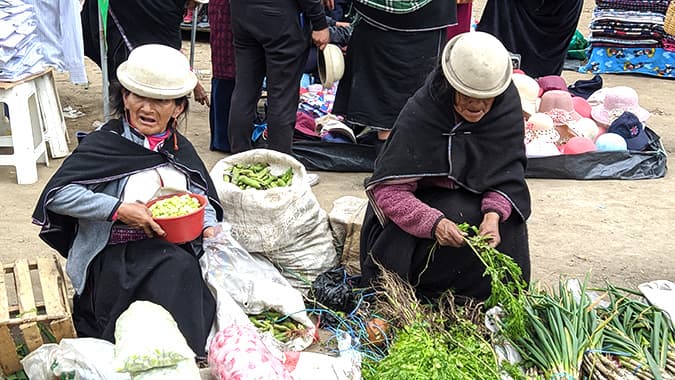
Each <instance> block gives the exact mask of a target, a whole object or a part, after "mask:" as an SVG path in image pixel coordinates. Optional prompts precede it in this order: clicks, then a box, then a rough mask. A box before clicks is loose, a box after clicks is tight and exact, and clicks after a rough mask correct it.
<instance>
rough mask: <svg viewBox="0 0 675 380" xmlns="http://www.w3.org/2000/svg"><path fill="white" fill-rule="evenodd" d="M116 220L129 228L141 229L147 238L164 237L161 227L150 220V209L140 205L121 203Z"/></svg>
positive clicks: (164, 233)
mask: <svg viewBox="0 0 675 380" xmlns="http://www.w3.org/2000/svg"><path fill="white" fill-rule="evenodd" d="M117 219H118V220H119V221H121V222H122V223H124V224H126V225H127V226H129V227H133V228H140V229H143V231H145V234H146V235H148V237H153V236H164V235H166V232H164V230H163V229H162V227H160V226H159V224H157V222H155V221H154V220H152V212H150V209H148V208H147V207H145V205H144V204H142V203H136V202H135V203H130V202H125V203H122V204H121V205H120V207H118V208H117Z"/></svg>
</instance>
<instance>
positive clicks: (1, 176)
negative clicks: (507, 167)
mask: <svg viewBox="0 0 675 380" xmlns="http://www.w3.org/2000/svg"><path fill="white" fill-rule="evenodd" d="M483 4H484V0H481V1H477V2H476V3H475V9H474V13H475V15H479V14H480V11H481V9H482V5H483ZM592 8H593V2H592V1H589V0H586V1H585V6H584V12H583V15H582V18H581V20H580V22H579V29H580V30H581V31H582V32H583V33H584V34H585V35H588V24H589V22H590V17H591V12H592ZM186 38H189V36H187V35H186ZM199 40H200V41H199V42H198V43H197V47H196V57H195V67H196V68H197V69H198V70H199V71H200V72H201V74H202V83H203V84H204V85H205V86H206V88H207V90H208V89H209V88H210V79H211V78H210V72H211V66H210V49H209V45H208V36H204V35H201V36H199ZM183 46H184V49H185V52H186V53H187V52H188V50H189V39H186V40H184V45H183ZM88 75H89V80H90V82H91V84H90V85H89V86H88V87H84V86H75V85H73V84H71V83H70V82H69V81H68V77H67V74H58V75H57V85H58V91H59V93H60V99H61V104H62V106H64V107H65V106H71V107H73V108H75V109H78V110H80V111H82V112H84V113H85V114H86V115H85V116H83V117H81V118H78V119H73V120H66V121H67V126H68V133H69V136H70V139H71V141H70V145H71V148H72V147H74V146H75V144H76V139H75V131H78V130H84V131H89V130H91V129H92V123H93V122H94V121H96V120H101V119H102V105H101V104H102V102H101V96H100V94H101V74H100V70H99V69H98V68H97V67H95V65H93V64H92V63H91V62H90V61H88ZM563 76H564V77H565V79H566V80H567V81H568V83H572V82H573V81H575V80H577V79H582V78H583V79H588V78H590V77H591V75H588V74H580V73H576V72H571V71H565V72H564V73H563ZM603 79H604V82H605V86H617V85H625V86H630V87H633V88H635V89H636V90H637V91H638V93H639V95H640V103H641V105H642V106H643V107H645V108H646V109H647V110H649V111H650V112H651V113H652V117H651V119H650V120H649V126H650V127H651V128H652V129H653V130H655V131H656V132H657V133H658V134H659V135H660V136H661V137H662V139H663V142H664V144H665V146H666V149H667V150H668V153H671V152H672V147H675V126H673V125H672V124H671V123H672V122H673V116H674V113H675V108H674V107H673V103H672V102H673V99H675V81H673V80H666V79H657V78H652V77H644V76H627V75H603ZM186 134H187V136H188V138H189V139H190V140H191V141H192V142H193V144H194V145H195V147H196V148H197V150H198V152H199V153H200V154H201V156H202V158H203V160H204V161H205V162H206V164H207V167H209V168H210V167H212V166H213V165H214V164H215V163H216V162H217V161H218V160H220V159H221V158H223V157H224V155H223V154H221V153H214V152H210V151H209V150H208V145H209V126H208V109H207V108H206V107H205V106H201V105H199V104H196V103H193V104H192V112H191V113H190V116H189V120H188V126H187V131H186ZM62 161H63V159H51V160H50V165H49V167H45V166H44V165H39V172H38V175H39V181H38V182H37V183H35V184H33V185H17V183H16V174H15V171H14V168H13V167H7V166H4V167H0V193H2V194H5V195H4V196H2V197H0V231H2V233H0V247H2V250H1V251H0V261H2V262H4V263H6V262H11V261H12V260H14V259H17V258H28V257H33V256H36V255H45V254H48V253H49V252H50V249H49V247H47V246H46V245H45V244H44V243H42V242H41V241H40V240H39V239H38V237H37V233H38V227H36V226H34V225H32V224H31V213H32V210H33V208H34V206H35V202H36V199H37V197H38V196H39V194H40V192H41V190H42V188H43V187H44V185H45V183H46V182H47V180H48V179H49V178H50V176H51V175H52V174H53V173H54V171H55V170H56V169H57V168H58V167H59V165H60V163H61V162H62ZM319 174H320V176H321V181H320V183H319V185H317V186H315V187H314V188H313V190H314V192H315V194H316V195H317V197H318V198H319V200H320V202H321V205H322V207H323V208H324V209H325V210H326V211H330V209H331V207H332V202H333V201H334V200H335V199H337V198H339V197H341V196H344V195H352V196H360V197H364V193H363V189H362V185H361V184H362V183H363V179H364V178H365V177H366V176H367V175H368V174H367V173H329V172H321V173H319ZM528 184H529V185H530V191H531V193H532V203H533V204H532V209H533V212H532V217H531V218H530V220H529V232H530V247H531V255H532V269H533V277H534V279H536V280H540V281H543V282H546V283H550V282H553V281H556V280H557V279H558V277H559V276H572V277H579V278H583V277H584V276H585V275H586V273H589V272H590V273H591V279H592V281H593V282H594V283H596V284H600V283H601V282H602V281H605V280H607V281H610V282H612V283H614V284H616V285H622V286H630V287H634V286H636V285H637V284H639V283H641V282H644V281H649V280H654V279H668V280H671V281H675V248H673V246H672V242H671V239H672V237H673V236H674V235H675V234H674V232H675V231H674V230H675V228H674V227H675V197H674V196H673V190H675V177H674V176H673V174H672V173H669V174H668V175H667V176H666V177H665V178H663V179H658V180H641V181H613V180H611V181H610V180H603V181H573V180H540V179H530V180H528Z"/></svg>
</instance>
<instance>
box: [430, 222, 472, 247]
mask: <svg viewBox="0 0 675 380" xmlns="http://www.w3.org/2000/svg"><path fill="white" fill-rule="evenodd" d="M434 235H435V236H436V240H437V241H438V244H440V245H443V246H450V247H454V248H458V247H461V246H462V245H464V243H465V242H464V237H465V236H466V233H464V232H462V231H461V230H460V229H459V228H458V227H457V225H456V224H455V223H453V222H452V221H451V220H450V219H448V218H443V219H441V221H440V222H438V224H437V225H436V232H435V234H434Z"/></svg>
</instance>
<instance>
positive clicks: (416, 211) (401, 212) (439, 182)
mask: <svg viewBox="0 0 675 380" xmlns="http://www.w3.org/2000/svg"><path fill="white" fill-rule="evenodd" d="M422 181H424V183H425V184H427V185H432V186H438V187H444V188H449V189H452V188H455V183H454V182H453V181H452V180H450V179H448V178H427V179H423V180H422ZM417 186H418V182H417V181H413V182H408V183H402V184H380V185H377V186H375V187H374V188H373V196H374V198H375V203H377V205H378V206H379V207H380V209H381V210H382V212H383V213H384V215H385V216H386V217H387V218H389V219H390V220H391V221H392V222H394V223H396V225H397V226H399V227H400V228H401V229H402V230H403V231H405V232H407V233H409V234H411V235H413V236H415V237H418V238H422V239H429V238H433V232H434V228H435V227H436V224H437V223H438V221H439V220H440V219H441V218H442V217H443V216H444V215H443V213H442V212H441V211H440V210H437V209H435V208H433V207H430V206H429V205H427V204H426V203H424V202H422V201H420V200H419V199H417V197H416V196H415V194H414V192H415V191H416V190H417ZM511 210H512V206H511V202H509V201H508V199H506V198H504V196H503V195H501V194H499V193H497V192H494V191H488V192H486V193H485V194H484V196H483V200H482V203H481V212H482V213H483V214H485V213H487V212H490V211H494V212H496V213H497V214H499V216H500V221H501V222H504V221H505V220H507V219H508V218H509V216H510V215H511Z"/></svg>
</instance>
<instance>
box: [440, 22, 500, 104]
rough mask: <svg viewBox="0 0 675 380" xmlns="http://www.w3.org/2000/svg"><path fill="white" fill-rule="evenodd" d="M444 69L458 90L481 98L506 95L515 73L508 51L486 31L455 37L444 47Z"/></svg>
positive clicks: (442, 63) (446, 75) (448, 78)
mask: <svg viewBox="0 0 675 380" xmlns="http://www.w3.org/2000/svg"><path fill="white" fill-rule="evenodd" d="M441 66H442V68H443V74H444V75H445V78H446V79H447V80H448V82H450V84H451V85H452V87H453V88H454V89H455V90H457V91H459V92H460V93H462V94H464V95H466V96H470V97H473V98H478V99H487V98H494V97H495V96H497V95H500V94H501V93H503V92H504V91H505V90H506V88H507V87H508V86H509V84H510V83H511V73H512V72H513V65H512V63H511V56H510V55H509V52H508V51H507V50H506V48H505V47H504V45H502V43H501V42H500V41H499V40H498V39H497V38H495V37H494V36H492V35H491V34H489V33H485V32H468V33H462V34H459V35H457V36H455V37H453V38H452V39H451V40H450V41H448V43H447V44H446V45H445V48H443V55H442V57H441Z"/></svg>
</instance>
